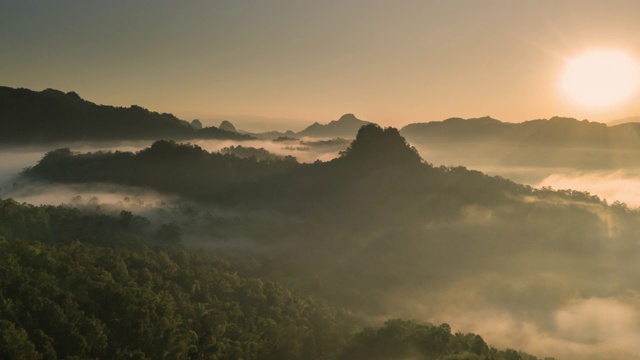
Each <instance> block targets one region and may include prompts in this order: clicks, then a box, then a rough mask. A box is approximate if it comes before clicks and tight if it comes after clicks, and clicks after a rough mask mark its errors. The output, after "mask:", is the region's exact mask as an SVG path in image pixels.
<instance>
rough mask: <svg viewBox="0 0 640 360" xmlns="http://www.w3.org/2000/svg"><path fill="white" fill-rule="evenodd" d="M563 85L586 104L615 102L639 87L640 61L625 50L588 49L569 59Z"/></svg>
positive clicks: (607, 104) (603, 104)
mask: <svg viewBox="0 0 640 360" xmlns="http://www.w3.org/2000/svg"><path fill="white" fill-rule="evenodd" d="M561 87H562V90H564V92H565V93H566V94H567V95H568V96H569V98H571V99H572V100H573V101H575V102H577V103H579V104H581V105H583V106H588V107H606V106H611V105H615V104H618V103H621V102H624V101H625V100H628V99H629V98H631V97H632V96H633V95H634V94H635V93H636V92H637V91H638V89H639V88H640V64H639V63H638V61H637V60H636V59H634V58H633V57H631V56H630V55H629V54H627V53H625V52H623V51H618V50H592V51H588V52H586V53H583V54H581V55H578V56H576V57H574V58H571V59H568V60H567V62H566V67H565V69H564V73H563V74H562V79H561Z"/></svg>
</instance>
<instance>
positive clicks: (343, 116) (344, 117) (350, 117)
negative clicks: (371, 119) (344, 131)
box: [338, 113, 362, 121]
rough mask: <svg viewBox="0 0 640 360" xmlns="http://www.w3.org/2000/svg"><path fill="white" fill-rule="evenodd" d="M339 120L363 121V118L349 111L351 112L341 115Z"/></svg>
mask: <svg viewBox="0 0 640 360" xmlns="http://www.w3.org/2000/svg"><path fill="white" fill-rule="evenodd" d="M338 121H362V120H360V119H358V118H357V117H356V116H355V115H353V114H351V113H349V114H344V115H342V116H340V119H338Z"/></svg>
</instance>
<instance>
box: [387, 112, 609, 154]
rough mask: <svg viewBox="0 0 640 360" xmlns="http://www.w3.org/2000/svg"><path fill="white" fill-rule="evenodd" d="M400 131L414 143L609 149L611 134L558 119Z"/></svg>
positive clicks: (440, 124)
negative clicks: (509, 144)
mask: <svg viewBox="0 0 640 360" xmlns="http://www.w3.org/2000/svg"><path fill="white" fill-rule="evenodd" d="M400 132H401V133H402V134H403V136H405V137H407V139H409V140H410V141H427V140H428V141H436V142H437V141H446V142H450V141H456V142H482V141H500V142H506V143H526V144H541V145H545V146H548V145H554V146H575V145H589V146H596V147H607V146H609V145H610V144H611V143H610V141H609V135H610V131H609V129H608V128H607V126H606V125H605V124H602V123H596V122H589V121H587V120H583V121H578V120H576V119H572V118H564V117H554V118H551V119H549V120H546V119H540V120H530V121H525V122H522V123H506V122H502V121H499V120H496V119H493V118H491V117H482V118H474V119H461V118H450V119H447V120H444V121H433V122H429V123H415V124H409V125H407V126H405V127H403V128H402V129H401V130H400Z"/></svg>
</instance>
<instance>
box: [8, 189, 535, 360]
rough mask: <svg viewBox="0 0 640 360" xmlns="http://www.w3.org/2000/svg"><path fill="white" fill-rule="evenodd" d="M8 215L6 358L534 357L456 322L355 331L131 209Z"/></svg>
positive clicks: (322, 306) (317, 305)
mask: <svg viewBox="0 0 640 360" xmlns="http://www.w3.org/2000/svg"><path fill="white" fill-rule="evenodd" d="M0 223H1V224H2V227H0V269H1V270H2V271H0V358H3V359H29V360H32V359H75V358H82V359H90V358H93V359H107V358H109V359H114V358H118V359H240V358H242V359H359V358H363V359H364V358H371V357H362V356H363V355H362V354H376V353H378V351H377V350H376V348H375V347H374V348H371V347H370V346H371V345H372V344H373V343H376V345H375V346H377V347H378V348H380V347H381V346H385V348H384V350H380V352H379V354H382V355H378V356H383V355H384V354H395V355H398V356H399V355H401V354H405V353H406V352H407V351H413V350H412V349H413V346H418V347H417V348H416V349H418V350H420V351H422V355H423V356H422V357H420V358H424V359H429V358H432V356H439V357H442V358H445V359H454V358H461V357H463V358H465V359H476V358H477V359H479V357H478V356H481V355H483V356H484V355H486V356H491V358H492V359H496V360H499V359H505V360H511V359H535V358H534V357H531V356H529V355H527V354H525V353H521V352H516V351H514V350H506V351H498V350H496V349H495V348H492V347H489V346H488V345H487V344H485V343H484V341H482V338H480V337H479V336H478V335H474V334H461V333H456V334H452V333H451V329H450V327H449V326H448V325H446V324H443V325H441V326H440V327H433V326H431V325H426V324H417V323H414V322H405V321H402V320H394V321H390V322H388V323H387V324H385V327H384V328H381V329H379V330H374V329H371V328H367V329H365V330H363V331H362V332H360V333H358V334H355V332H356V331H357V329H358V328H361V324H362V320H360V319H358V318H357V317H355V316H354V315H352V314H350V313H349V312H346V311H344V310H339V309H336V308H335V307H332V306H329V305H328V304H326V303H325V302H323V301H321V300H319V299H317V298H313V297H309V296H301V295H299V294H296V293H295V292H293V291H291V290H289V289H287V288H286V287H284V286H282V285H280V284H278V283H276V282H273V281H271V280H267V279H264V278H259V277H253V276H249V275H243V274H242V272H243V270H242V268H238V267H235V268H234V266H233V265H231V264H230V263H229V262H228V261H226V260H224V259H222V258H220V257H219V256H216V255H214V254H212V253H209V252H203V251H191V250H188V249H185V248H183V247H182V246H181V243H180V231H179V229H177V228H176V226H175V225H172V224H165V225H163V226H161V227H159V228H158V229H153V228H152V226H151V225H150V223H149V222H148V221H147V220H146V219H144V218H140V217H138V216H135V215H132V214H131V213H127V212H122V213H121V214H120V216H118V217H115V216H106V215H100V214H90V213H83V212H80V211H78V210H76V209H71V208H66V207H60V206H58V207H52V206H46V207H43V206H39V207H35V206H31V205H25V204H22V205H21V204H18V203H16V202H15V201H13V200H0ZM436 330H437V331H436ZM372 334H373V336H372ZM385 334H386V335H385ZM376 336H377V337H379V338H385V342H384V344H386V345H381V344H383V343H380V342H378V340H377V339H376V338H375V337H376ZM356 354H357V355H356ZM514 354H515V355H516V357H513V356H514ZM358 356H359V357H358ZM373 358H375V357H373ZM384 358H386V359H392V358H398V357H397V356H392V357H389V356H384Z"/></svg>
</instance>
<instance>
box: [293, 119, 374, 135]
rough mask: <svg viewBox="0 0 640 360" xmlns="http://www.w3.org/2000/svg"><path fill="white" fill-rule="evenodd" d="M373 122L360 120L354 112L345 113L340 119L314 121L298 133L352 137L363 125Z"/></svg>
mask: <svg viewBox="0 0 640 360" xmlns="http://www.w3.org/2000/svg"><path fill="white" fill-rule="evenodd" d="M367 124H371V122H369V121H364V120H360V119H358V118H356V117H355V115H353V114H344V115H342V116H341V117H340V119H338V120H333V121H331V122H330V123H328V124H325V125H322V124H319V123H317V122H316V123H313V124H312V125H309V126H308V127H307V128H306V129H304V130H302V131H300V132H298V133H297V134H296V135H297V136H299V137H302V136H311V137H330V138H338V137H342V138H349V139H352V138H353V137H354V136H355V134H356V133H357V132H358V129H360V128H361V127H362V126H364V125H367Z"/></svg>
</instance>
